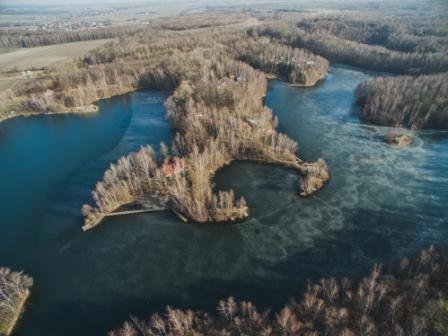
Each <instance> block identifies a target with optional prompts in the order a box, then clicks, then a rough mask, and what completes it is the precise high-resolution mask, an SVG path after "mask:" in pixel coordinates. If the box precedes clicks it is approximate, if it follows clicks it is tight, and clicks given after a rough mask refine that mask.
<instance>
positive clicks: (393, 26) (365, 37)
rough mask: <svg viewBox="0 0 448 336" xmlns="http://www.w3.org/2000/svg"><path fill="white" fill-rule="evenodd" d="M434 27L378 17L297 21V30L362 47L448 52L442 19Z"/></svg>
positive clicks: (338, 17) (345, 17) (318, 18)
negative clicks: (368, 45)
mask: <svg viewBox="0 0 448 336" xmlns="http://www.w3.org/2000/svg"><path fill="white" fill-rule="evenodd" d="M438 21H439V22H438V23H434V22H432V23H431V26H428V25H423V24H422V20H418V21H417V20H414V21H413V24H410V22H409V21H408V20H406V21H405V22H402V21H400V20H398V19H395V20H393V19H390V18H387V19H385V18H378V17H372V16H368V15H365V14H364V15H361V16H359V15H358V16H354V15H333V16H322V17H315V18H305V19H303V20H300V21H298V22H297V27H299V28H301V29H304V30H305V31H306V32H307V33H317V34H330V35H335V36H338V37H340V38H344V39H347V40H350V41H356V42H359V43H363V44H370V45H379V46H383V47H386V48H388V49H391V50H396V51H401V52H407V53H415V52H419V53H428V52H429V53H431V52H432V53H435V52H446V51H448V39H447V38H446V35H447V32H448V29H447V28H446V27H445V29H446V30H436V31H434V29H433V27H434V26H437V27H439V29H441V28H444V26H445V22H443V19H442V18H439V19H438ZM423 23H424V22H423Z"/></svg>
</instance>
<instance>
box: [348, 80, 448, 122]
mask: <svg viewBox="0 0 448 336" xmlns="http://www.w3.org/2000/svg"><path fill="white" fill-rule="evenodd" d="M356 94H357V98H358V103H359V104H360V105H361V117H362V118H363V119H364V120H366V121H368V122H372V123H376V124H381V125H387V126H393V127H407V128H413V129H419V128H443V129H446V128H448V74H447V73H444V74H439V75H430V76H419V77H416V78H413V77H410V76H398V77H379V78H375V79H372V80H368V81H366V82H363V83H361V84H360V85H359V86H358V88H357V90H356Z"/></svg>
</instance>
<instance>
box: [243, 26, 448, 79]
mask: <svg viewBox="0 0 448 336" xmlns="http://www.w3.org/2000/svg"><path fill="white" fill-rule="evenodd" d="M249 33H250V34H252V35H264V36H270V37H272V38H274V39H276V40H278V41H279V42H281V43H284V44H287V45H290V46H292V47H296V48H304V49H309V50H310V51H312V52H313V53H315V54H318V55H321V56H323V57H325V58H327V59H329V60H330V61H332V62H341V63H346V64H350V65H353V66H358V67H361V68H364V69H369V70H375V71H386V72H391V73H398V74H411V75H418V74H432V73H438V72H446V71H448V58H447V57H446V53H444V52H434V53H433V52H427V53H424V52H413V53H405V52H399V51H394V50H390V49H387V48H385V47H382V46H376V45H368V44H363V43H359V42H356V41H352V40H348V39H345V38H341V37H338V36H335V35H332V34H329V33H327V32H325V33H322V32H307V31H305V30H303V29H300V28H298V27H297V26H295V25H291V24H288V23H284V22H280V23H278V22H274V23H272V24H267V25H265V26H263V27H256V28H250V29H249Z"/></svg>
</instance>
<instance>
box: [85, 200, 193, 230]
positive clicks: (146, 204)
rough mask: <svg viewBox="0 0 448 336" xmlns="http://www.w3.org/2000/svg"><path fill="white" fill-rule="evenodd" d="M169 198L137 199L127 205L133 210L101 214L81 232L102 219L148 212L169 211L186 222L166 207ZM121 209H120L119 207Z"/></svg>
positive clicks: (97, 223) (178, 214) (185, 220)
mask: <svg viewBox="0 0 448 336" xmlns="http://www.w3.org/2000/svg"><path fill="white" fill-rule="evenodd" d="M168 203H169V198H168V196H145V197H140V198H137V199H136V200H135V201H133V202H132V203H130V204H128V206H129V207H132V208H134V207H135V208H134V209H132V208H131V209H129V208H128V209H126V210H123V211H118V209H117V210H116V211H113V212H110V213H103V214H102V216H101V217H99V218H97V219H96V220H95V221H92V222H91V223H87V224H85V225H84V226H83V227H82V230H83V231H88V230H90V229H93V228H94V227H95V226H97V225H99V224H100V223H101V222H102V221H103V219H104V218H106V217H114V216H126V215H137V214H141V213H149V212H159V211H165V210H171V211H172V212H173V213H174V214H175V215H176V216H177V217H179V218H180V220H182V221H183V222H187V221H188V218H186V217H185V216H184V215H182V214H181V213H179V212H177V211H176V210H174V209H171V208H170V207H169V206H168ZM120 208H122V207H120Z"/></svg>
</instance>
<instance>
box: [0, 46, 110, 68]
mask: <svg viewBox="0 0 448 336" xmlns="http://www.w3.org/2000/svg"><path fill="white" fill-rule="evenodd" d="M109 41H111V39H105V40H93V41H81V42H73V43H64V44H56V45H50V46H44V47H36V48H21V49H17V50H14V51H12V52H9V53H5V54H0V71H6V70H10V69H14V68H17V69H18V70H24V69H29V68H44V67H49V66H55V65H59V64H61V63H64V62H66V61H68V60H70V59H74V58H76V57H79V56H82V55H83V54H85V53H86V52H88V51H89V50H92V49H95V48H97V47H99V46H101V45H103V44H105V43H107V42H109Z"/></svg>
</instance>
